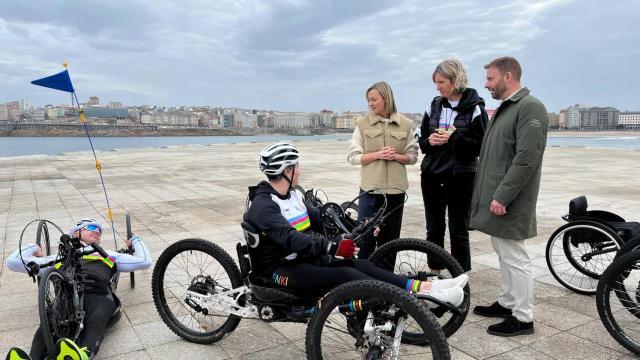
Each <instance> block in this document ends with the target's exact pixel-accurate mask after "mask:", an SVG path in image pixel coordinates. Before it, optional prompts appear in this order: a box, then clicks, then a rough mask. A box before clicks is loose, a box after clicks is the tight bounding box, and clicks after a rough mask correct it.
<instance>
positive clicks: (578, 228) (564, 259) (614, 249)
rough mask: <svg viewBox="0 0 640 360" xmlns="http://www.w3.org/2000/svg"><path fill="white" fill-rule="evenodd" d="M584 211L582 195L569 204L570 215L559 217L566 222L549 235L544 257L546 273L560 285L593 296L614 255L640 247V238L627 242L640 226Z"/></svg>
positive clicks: (611, 214)
mask: <svg viewBox="0 0 640 360" xmlns="http://www.w3.org/2000/svg"><path fill="white" fill-rule="evenodd" d="M587 209H588V204H587V198H586V197H585V196H580V197H577V198H574V199H572V200H571V201H570V202H569V213H568V214H566V215H564V216H563V217H562V218H563V219H564V220H565V221H567V223H566V224H564V225H562V226H560V227H559V228H558V229H557V230H555V231H554V232H553V234H551V236H550V237H549V241H548V242H547V248H546V253H545V254H546V260H547V265H548V267H549V270H550V271H551V274H552V275H553V277H554V278H555V279H556V280H557V281H558V282H559V283H560V284H562V285H563V286H565V287H566V288H568V289H570V290H572V291H574V292H576V293H579V294H585V295H593V294H595V293H596V288H597V286H598V281H599V279H600V277H601V275H602V274H603V272H604V271H605V269H606V268H607V267H608V266H609V265H610V264H611V263H612V261H613V259H614V258H615V257H616V255H617V254H618V253H624V252H626V251H627V249H633V248H636V247H638V246H640V238H639V239H638V240H635V241H633V242H631V241H630V240H631V239H632V238H633V237H634V236H636V235H638V234H640V223H638V222H627V221H625V220H624V219H623V218H622V217H620V216H619V215H617V214H614V213H611V212H608V211H603V210H587ZM623 247H624V248H625V249H624V251H620V250H621V249H622V248H623Z"/></svg>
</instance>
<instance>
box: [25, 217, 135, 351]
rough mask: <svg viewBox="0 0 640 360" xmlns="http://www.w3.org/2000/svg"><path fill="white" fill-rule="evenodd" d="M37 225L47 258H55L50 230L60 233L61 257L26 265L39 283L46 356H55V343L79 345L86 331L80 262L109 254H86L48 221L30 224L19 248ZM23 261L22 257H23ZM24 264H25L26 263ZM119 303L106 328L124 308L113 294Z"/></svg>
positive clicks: (113, 283) (115, 282)
mask: <svg viewBox="0 0 640 360" xmlns="http://www.w3.org/2000/svg"><path fill="white" fill-rule="evenodd" d="M125 220H126V228H127V239H131V237H132V236H133V234H132V231H131V217H130V216H129V215H128V214H127V216H126V219H125ZM33 224H37V230H36V244H37V245H38V246H40V247H41V248H42V250H43V253H44V255H45V256H50V255H51V254H52V246H51V239H52V235H51V233H50V230H49V228H50V227H51V228H54V229H56V230H57V231H58V232H59V233H60V242H59V244H58V253H57V255H56V257H55V259H53V260H51V261H49V262H47V263H44V264H37V263H33V262H29V263H23V265H24V266H25V268H26V269H27V273H28V274H29V276H31V277H32V278H33V280H34V282H36V281H37V283H38V311H39V316H40V324H41V327H42V332H43V337H44V342H45V346H46V348H47V353H49V354H53V353H54V351H55V349H54V347H55V344H56V342H57V341H58V340H59V339H61V338H68V339H72V340H74V341H76V340H77V339H78V338H79V336H80V334H81V333H82V330H83V328H84V316H85V312H84V310H83V308H84V285H83V280H84V275H83V274H81V273H79V272H78V270H79V269H80V261H81V259H82V257H83V256H85V255H90V254H92V253H94V252H98V254H100V256H102V257H103V258H107V257H108V254H107V253H106V252H105V251H104V250H103V249H102V248H101V247H100V246H99V245H98V244H93V245H92V248H89V249H86V250H83V247H82V244H81V243H80V240H79V239H78V238H75V237H71V236H69V235H67V234H65V233H64V232H63V231H62V229H61V228H60V227H59V226H58V225H56V224H55V223H54V222H52V221H50V220H46V219H36V220H33V221H31V222H29V223H28V224H27V225H26V226H25V227H24V228H23V229H22V232H21V234H20V239H19V248H22V241H23V238H24V236H25V234H26V232H27V229H29V227H30V226H31V225H33ZM119 251H120V252H123V253H129V254H132V253H133V249H132V248H131V247H129V248H126V249H121V250H119ZM20 256H21V257H22V255H20ZM23 262H24V260H23ZM119 275H120V273H119V272H117V273H116V274H115V275H114V276H113V278H112V279H111V288H112V289H113V290H115V289H116V288H117V286H118V280H119ZM130 279H131V288H133V287H134V286H135V275H134V273H133V272H131V275H130ZM112 295H113V298H114V301H115V303H116V309H115V311H114V313H113V315H112V317H111V319H110V321H109V323H108V325H107V326H109V327H110V326H112V325H113V324H115V323H116V322H118V320H119V319H120V317H121V315H122V304H121V302H120V300H119V299H118V297H117V296H116V295H115V294H112Z"/></svg>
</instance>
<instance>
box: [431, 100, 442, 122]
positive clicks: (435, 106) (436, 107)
mask: <svg viewBox="0 0 640 360" xmlns="http://www.w3.org/2000/svg"><path fill="white" fill-rule="evenodd" d="M441 111H442V96H436V97H435V98H433V101H432V102H431V113H430V114H429V122H431V120H432V119H436V128H437V127H438V121H439V120H440V112H441Z"/></svg>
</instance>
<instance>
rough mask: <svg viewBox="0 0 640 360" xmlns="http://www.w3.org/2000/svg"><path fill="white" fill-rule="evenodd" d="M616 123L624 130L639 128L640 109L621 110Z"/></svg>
mask: <svg viewBox="0 0 640 360" xmlns="http://www.w3.org/2000/svg"><path fill="white" fill-rule="evenodd" d="M618 125H619V126H620V127H621V128H623V129H625V130H640V111H626V112H621V113H620V114H619V115H618Z"/></svg>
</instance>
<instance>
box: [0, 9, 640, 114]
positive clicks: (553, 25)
mask: <svg viewBox="0 0 640 360" xmlns="http://www.w3.org/2000/svg"><path fill="white" fill-rule="evenodd" d="M638 9H639V5H638V4H637V2H634V1H631V0H626V1H619V2H607V3H605V2H601V1H596V0H587V1H563V0H539V1H524V0H512V1H508V2H504V1H498V0H495V1H489V2H487V1H479V0H465V1H455V2H440V3H433V2H424V1H419V0H406V1H373V2H371V1H369V2H364V1H337V0H336V1H295V0H293V1H287V0H280V1H278V0H274V1H266V0H265V1H226V0H225V1H222V0H221V1H208V0H185V1H177V0H175V1H153V2H152V1H150V0H135V1H131V2H127V4H126V6H125V5H123V4H122V3H119V2H115V3H114V2H111V3H109V2H107V3H105V2H98V1H60V0H58V1H47V2H45V1H29V2H25V1H14V0H10V1H4V2H2V3H1V4H0V47H2V48H3V49H4V51H3V52H2V53H0V79H2V83H3V85H4V86H3V88H2V89H0V102H4V101H9V100H14V99H20V98H22V97H29V98H30V100H31V103H33V104H38V103H40V104H44V103H46V102H58V101H59V100H58V99H64V98H66V96H62V95H60V94H54V93H52V92H51V91H46V90H45V91H41V90H40V89H37V88H35V87H33V86H30V85H28V82H29V81H30V80H33V79H35V78H38V77H41V76H46V75H50V74H52V73H53V72H55V71H59V70H60V68H61V67H60V64H61V63H62V62H63V61H69V62H70V71H71V73H72V76H73V79H74V84H76V87H77V88H78V89H79V91H80V90H82V93H81V94H80V96H81V97H84V98H88V96H90V95H99V96H101V98H103V99H104V100H105V101H122V102H123V103H125V104H142V103H146V104H158V105H178V104H186V105H189V104H210V105H222V106H246V107H255V108H273V109H280V110H305V111H315V110H318V109H321V108H334V109H336V110H347V109H350V110H360V109H364V108H365V107H366V104H365V103H364V100H363V98H362V91H363V90H364V89H366V87H367V86H369V85H370V84H371V83H373V82H374V81H377V80H381V79H384V80H387V81H389V82H390V83H391V84H392V86H393V87H394V91H395V93H396V96H397V102H398V104H399V105H400V109H401V110H403V111H421V110H422V109H423V108H424V106H425V104H426V103H427V102H428V99H430V98H431V97H433V96H434V95H435V89H434V87H433V84H432V82H431V72H432V69H433V67H434V66H435V64H436V63H437V62H439V61H440V60H442V59H444V58H448V57H458V58H460V59H461V60H463V62H464V63H465V65H466V66H467V68H468V70H469V75H470V78H471V81H472V85H473V86H474V87H476V88H479V92H480V93H481V95H483V96H486V97H488V94H487V93H486V92H485V91H484V90H482V89H481V88H482V84H483V82H484V70H483V68H482V66H483V65H484V64H485V63H486V62H488V61H489V60H490V59H492V58H494V57H497V56H501V55H514V56H516V57H518V58H519V59H520V60H521V62H522V63H523V67H524V70H525V78H524V79H525V84H526V85H528V86H530V87H531V88H532V89H533V91H534V93H535V94H537V95H538V96H540V97H541V98H542V99H543V100H545V101H546V102H547V105H548V107H549V108H550V109H551V110H558V109H559V108H562V107H566V106H567V105H569V104H571V103H573V102H577V101H580V102H586V103H594V104H595V103H596V102H597V104H598V105H605V104H607V101H610V104H612V105H616V104H619V105H617V106H619V107H622V108H632V107H633V106H634V105H633V104H637V101H636V100H635V98H636V97H637V96H632V95H631V94H633V93H634V92H635V93H637V91H636V90H635V89H634V88H633V85H632V84H635V83H637V82H638V75H637V72H635V63H634V60H633V57H632V56H635V57H637V54H638V50H637V48H636V47H634V45H632V44H637V43H639V42H640V39H639V38H638V32H637V31H634V29H635V28H636V27H637V26H636V25H635V22H636V19H635V18H634V17H633V16H632V14H637V13H638ZM612 64H615V66H612ZM620 79H623V80H620ZM603 89H607V91H606V94H607V96H611V99H605V98H603V95H602V93H603ZM51 99H54V100H51ZM490 104H491V106H495V105H496V103H495V102H490ZM637 107H638V108H640V106H637Z"/></svg>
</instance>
